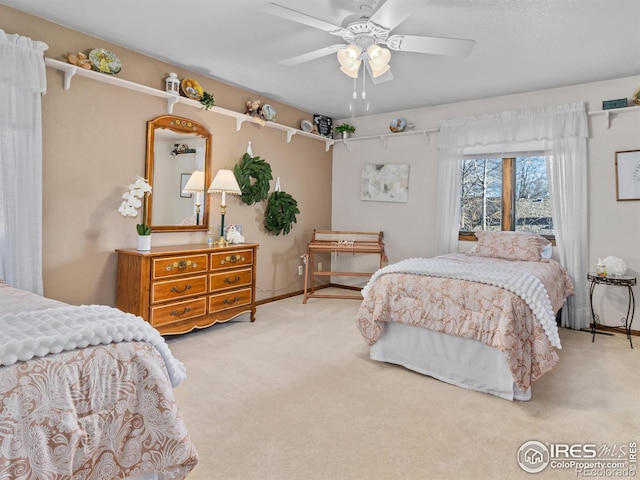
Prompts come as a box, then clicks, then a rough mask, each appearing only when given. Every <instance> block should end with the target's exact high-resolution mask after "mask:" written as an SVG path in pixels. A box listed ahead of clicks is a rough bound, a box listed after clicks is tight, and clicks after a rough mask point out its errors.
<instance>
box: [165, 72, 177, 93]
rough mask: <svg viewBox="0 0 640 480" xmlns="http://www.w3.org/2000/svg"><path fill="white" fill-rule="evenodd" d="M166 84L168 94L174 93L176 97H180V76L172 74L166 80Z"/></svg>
mask: <svg viewBox="0 0 640 480" xmlns="http://www.w3.org/2000/svg"><path fill="white" fill-rule="evenodd" d="M164 83H165V88H164V89H165V91H166V92H168V93H172V94H174V95H180V80H179V79H178V75H177V74H176V73H174V72H171V73H170V74H169V76H168V77H167V78H165V80H164Z"/></svg>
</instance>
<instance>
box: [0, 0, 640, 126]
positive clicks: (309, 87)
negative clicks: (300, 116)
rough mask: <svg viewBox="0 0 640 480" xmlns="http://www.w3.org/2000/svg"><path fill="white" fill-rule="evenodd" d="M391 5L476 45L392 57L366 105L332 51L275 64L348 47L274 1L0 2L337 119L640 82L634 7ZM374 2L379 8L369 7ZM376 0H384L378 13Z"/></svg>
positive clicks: (327, 16)
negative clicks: (459, 51) (463, 51)
mask: <svg viewBox="0 0 640 480" xmlns="http://www.w3.org/2000/svg"><path fill="white" fill-rule="evenodd" d="M363 1H365V0H273V3H278V4H279V5H282V6H285V7H288V8H290V9H293V10H297V11H299V12H303V13H305V14H307V15H310V16H313V17H315V18H318V19H321V20H324V21H326V22H329V23H332V24H336V25H340V26H344V25H345V22H344V20H345V19H347V18H349V19H350V20H353V19H354V18H355V17H354V15H356V14H357V15H359V13H358V12H359V5H360V4H361V3H363ZM387 1H392V0H387ZM393 1H394V3H396V2H397V3H398V4H401V5H402V6H401V8H403V9H409V8H410V9H412V10H415V11H414V13H413V14H412V15H411V16H410V17H409V18H407V19H406V20H405V21H404V22H402V23H400V25H398V26H397V27H396V28H395V29H393V31H392V32H391V33H392V34H407V35H428V36H439V37H455V38H466V39H473V40H475V41H476V45H475V47H474V49H473V50H472V51H471V54H470V55H469V56H467V57H445V56H439V55H428V54H418V53H410V52H393V51H392V56H391V62H390V65H391V68H392V72H393V76H394V79H393V80H392V81H390V82H386V83H383V84H379V85H373V84H372V83H371V80H370V77H368V76H367V78H366V82H367V83H366V92H367V97H366V99H365V100H361V99H358V100H356V101H354V100H353V99H352V94H353V88H354V85H353V80H352V79H351V78H349V77H347V76H346V75H344V74H343V73H342V72H340V70H339V64H338V62H337V59H336V56H335V55H334V54H332V55H329V56H326V57H322V58H319V59H316V60H312V61H310V62H307V63H303V64H301V65H297V66H284V65H280V64H279V63H278V62H279V61H280V60H283V59H287V58H290V57H294V56H297V55H301V54H304V53H307V52H310V51H313V50H317V49H319V48H322V47H326V46H329V45H333V44H336V43H343V41H342V38H340V37H336V36H333V35H331V34H329V33H327V32H325V31H322V30H318V29H314V28H312V27H309V26H306V25H302V24H299V23H296V22H293V21H291V20H286V19H283V18H280V17H276V16H274V15H271V14H268V13H265V12H263V11H261V7H263V6H264V5H265V4H267V3H270V2H269V0H191V1H189V2H185V1H179V0H90V1H88V0H55V1H52V0H0V4H4V5H7V6H9V7H12V8H15V9H18V10H21V11H24V12H27V13H30V14H33V15H36V16H38V17H42V18H44V19H47V20H49V21H52V22H54V23H57V24H60V25H64V26H67V27H70V28H73V29H75V30H78V31H81V32H85V33H88V34H90V35H93V36H95V37H98V38H101V39H104V40H105V41H108V42H110V43H114V44H117V45H122V46H123V47H126V48H129V49H132V50H135V51H138V52H141V53H143V54H146V55H148V56H151V57H154V58H157V59H160V60H163V61H166V62H169V63H171V64H174V65H179V66H181V67H184V68H186V69H188V70H190V71H193V72H197V73H200V74H202V75H205V76H209V77H212V78H215V79H218V80H221V81H223V82H225V83H229V84H232V85H237V86H240V87H242V88H244V89H246V90H249V91H251V92H254V93H255V94H256V97H257V98H260V97H261V96H264V97H269V98H272V99H274V100H278V101H281V102H284V103H287V104H289V105H293V106H296V107H299V108H301V109H303V110H305V111H309V112H312V113H319V114H323V115H327V116H330V117H333V118H347V117H351V116H364V115H370V114H378V113H385V112H391V111H397V110H404V109H410V108H416V107H425V106H434V105H440V104H447V103H452V102H459V101H466V100H472V99H479V98H487V97H492V96H499V95H505V94H512V93H519V92H526V91H532V90H541V89H547V88H553V87H559V86H565V85H575V84H580V83H587V82H592V81H598V80H606V79H611V78H619V77H626V76H632V75H638V74H640V55H639V54H638V50H636V48H639V47H640V1H639V0H393ZM372 2H373V3H375V2H376V0H371V1H370V2H368V3H372ZM382 3H384V0H379V5H377V7H376V8H379V7H380V5H382ZM7 33H20V32H7ZM43 40H45V41H46V39H43ZM91 47H92V48H95V47H100V45H95V46H91ZM114 53H116V54H117V52H114ZM125 69H126V65H123V70H125ZM362 77H363V76H362V74H361V75H360V78H359V79H358V86H357V90H358V92H360V91H361V90H362ZM639 86H640V85H639ZM211 93H213V94H214V96H215V92H211ZM632 93H633V92H627V96H628V97H630V96H631V94H632Z"/></svg>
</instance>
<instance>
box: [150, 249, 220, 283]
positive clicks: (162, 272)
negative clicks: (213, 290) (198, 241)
mask: <svg viewBox="0 0 640 480" xmlns="http://www.w3.org/2000/svg"><path fill="white" fill-rule="evenodd" d="M207 270H208V268H207V254H206V253H203V254H200V255H181V256H175V257H164V258H154V259H153V263H152V265H151V278H153V279H154V280H155V279H158V278H167V277H172V276H175V275H184V274H186V273H204V272H206V271H207Z"/></svg>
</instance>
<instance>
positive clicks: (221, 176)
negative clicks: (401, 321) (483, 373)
mask: <svg viewBox="0 0 640 480" xmlns="http://www.w3.org/2000/svg"><path fill="white" fill-rule="evenodd" d="M207 192H208V193H222V201H221V202H220V240H218V242H217V243H218V245H219V246H221V247H222V246H224V245H226V241H225V239H224V215H225V213H226V209H227V202H226V194H227V193H228V194H230V195H241V194H242V191H241V190H240V186H239V185H238V181H237V180H236V177H235V176H234V174H233V172H232V171H231V170H225V169H221V170H218V173H216V176H215V178H214V179H213V182H211V185H210V186H209V189H208V190H207Z"/></svg>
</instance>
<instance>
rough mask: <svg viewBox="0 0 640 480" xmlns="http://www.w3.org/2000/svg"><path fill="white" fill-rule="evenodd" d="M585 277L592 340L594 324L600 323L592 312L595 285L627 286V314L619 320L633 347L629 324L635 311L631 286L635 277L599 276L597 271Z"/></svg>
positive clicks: (594, 335)
mask: <svg viewBox="0 0 640 480" xmlns="http://www.w3.org/2000/svg"><path fill="white" fill-rule="evenodd" d="M587 279H588V280H589V281H590V282H591V287H590V288H589V303H590V305H591V318H592V319H593V323H592V324H591V333H592V335H593V338H592V339H591V341H592V342H594V341H595V339H596V325H597V324H599V323H600V315H598V314H597V313H594V311H593V290H594V289H595V288H596V285H598V284H600V285H613V286H614V287H627V292H628V293H629V304H628V306H627V316H626V317H625V318H623V319H622V320H621V322H622V323H624V331H625V333H626V334H627V339H629V345H631V348H633V342H632V341H631V324H632V323H633V315H634V314H635V311H636V299H635V297H634V296H633V290H632V289H631V287H633V286H634V285H635V284H636V277H630V276H628V275H613V276H604V277H601V276H600V275H598V274H597V273H589V274H588V275H587Z"/></svg>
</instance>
